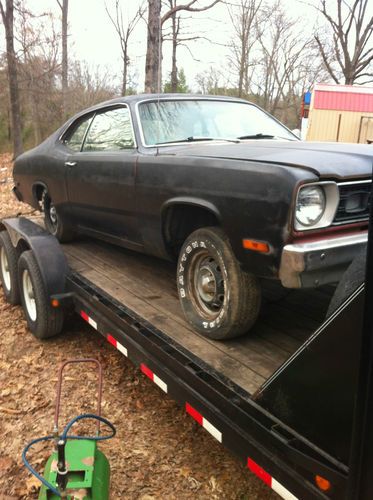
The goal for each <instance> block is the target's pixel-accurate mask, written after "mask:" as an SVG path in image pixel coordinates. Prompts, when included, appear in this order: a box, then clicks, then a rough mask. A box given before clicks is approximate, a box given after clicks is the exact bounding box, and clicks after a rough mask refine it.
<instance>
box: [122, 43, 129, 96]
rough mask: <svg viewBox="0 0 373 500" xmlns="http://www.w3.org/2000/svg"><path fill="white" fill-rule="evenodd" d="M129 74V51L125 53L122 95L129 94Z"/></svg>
mask: <svg viewBox="0 0 373 500" xmlns="http://www.w3.org/2000/svg"><path fill="white" fill-rule="evenodd" d="M127 73H128V56H127V49H126V50H125V51H124V53H123V75H122V76H123V80H122V95H123V96H124V95H126V92H127Z"/></svg>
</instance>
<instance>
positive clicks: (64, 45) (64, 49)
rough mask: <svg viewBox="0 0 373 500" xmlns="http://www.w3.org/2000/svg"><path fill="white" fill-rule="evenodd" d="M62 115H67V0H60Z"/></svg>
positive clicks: (64, 116)
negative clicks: (61, 0)
mask: <svg viewBox="0 0 373 500" xmlns="http://www.w3.org/2000/svg"><path fill="white" fill-rule="evenodd" d="M61 8H62V117H63V119H65V118H66V117H67V93H68V85H69V84H68V58H67V15H68V10H69V0H63V2H62V7H61Z"/></svg>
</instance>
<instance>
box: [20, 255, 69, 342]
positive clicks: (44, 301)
mask: <svg viewBox="0 0 373 500" xmlns="http://www.w3.org/2000/svg"><path fill="white" fill-rule="evenodd" d="M18 276H19V288H20V294H21V302H22V306H23V310H24V312H25V316H26V320H27V325H28V327H29V329H30V331H31V332H32V333H33V335H34V336H35V337H36V338H38V339H47V338H49V337H54V336H55V335H57V334H59V333H60V332H61V330H62V326H63V311H62V310H61V309H54V308H53V307H52V306H51V305H50V301H49V296H48V294H47V292H46V290H45V286H44V281H43V278H42V276H41V272H40V269H39V266H38V264H37V262H36V259H35V257H34V255H33V253H32V251H31V250H27V251H26V252H23V254H22V255H21V257H20V258H19V261H18ZM30 285H31V286H30Z"/></svg>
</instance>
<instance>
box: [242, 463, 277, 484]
mask: <svg viewBox="0 0 373 500" xmlns="http://www.w3.org/2000/svg"><path fill="white" fill-rule="evenodd" d="M247 466H248V468H249V469H250V470H251V472H254V474H256V475H257V476H258V477H259V479H261V480H262V481H263V482H264V483H265V484H267V485H268V486H269V487H270V488H272V477H271V476H270V475H269V474H268V472H266V471H265V470H264V469H262V468H261V467H260V466H259V465H258V464H257V463H255V462H254V460H251V458H248V459H247Z"/></svg>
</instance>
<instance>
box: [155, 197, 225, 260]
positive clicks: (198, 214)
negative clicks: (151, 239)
mask: <svg viewBox="0 0 373 500" xmlns="http://www.w3.org/2000/svg"><path fill="white" fill-rule="evenodd" d="M162 219H163V235H164V239H165V244H166V248H167V250H168V252H169V254H170V255H171V256H172V257H174V258H176V257H177V256H178V255H179V252H180V249H181V247H182V245H183V243H184V241H185V240H186V238H187V237H188V236H189V235H190V234H191V233H192V232H193V231H195V230H196V229H199V228H201V227H208V226H220V222H219V220H218V217H217V216H216V215H215V214H214V213H213V212H212V211H211V210H209V209H208V208H204V207H201V206H197V205H186V204H185V205H183V204H175V205H173V206H171V207H169V208H168V209H167V210H166V212H165V213H164V214H163V218H162Z"/></svg>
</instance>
